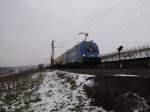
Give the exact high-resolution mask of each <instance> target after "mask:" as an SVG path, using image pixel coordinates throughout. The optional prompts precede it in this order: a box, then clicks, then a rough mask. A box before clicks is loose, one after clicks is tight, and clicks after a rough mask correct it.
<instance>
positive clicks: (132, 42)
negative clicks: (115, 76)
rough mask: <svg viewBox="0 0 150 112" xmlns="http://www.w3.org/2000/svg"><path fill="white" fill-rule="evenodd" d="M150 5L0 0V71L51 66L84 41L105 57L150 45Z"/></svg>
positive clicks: (134, 0)
mask: <svg viewBox="0 0 150 112" xmlns="http://www.w3.org/2000/svg"><path fill="white" fill-rule="evenodd" d="M149 29H150V0H0V66H18V65H33V64H39V63H46V62H49V59H50V52H51V50H50V42H51V40H56V41H57V42H56V43H55V44H56V46H59V47H65V48H63V49H62V48H57V49H55V50H56V52H55V56H58V55H59V54H61V53H63V51H65V50H67V49H69V48H71V47H72V46H73V45H75V44H76V43H77V41H80V40H82V39H83V37H82V36H78V35H77V33H79V32H82V31H86V32H88V33H89V38H88V39H89V40H91V39H92V40H94V41H96V42H97V43H98V45H99V49H100V53H101V54H103V53H108V52H112V51H114V50H116V48H117V47H118V46H119V45H123V46H124V47H125V48H130V47H134V46H138V45H145V44H150V31H149Z"/></svg>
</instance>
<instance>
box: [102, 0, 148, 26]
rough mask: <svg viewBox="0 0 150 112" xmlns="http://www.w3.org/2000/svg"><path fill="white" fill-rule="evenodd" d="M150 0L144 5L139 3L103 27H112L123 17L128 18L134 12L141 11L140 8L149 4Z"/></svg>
mask: <svg viewBox="0 0 150 112" xmlns="http://www.w3.org/2000/svg"><path fill="white" fill-rule="evenodd" d="M149 3H150V1H149V0H147V2H144V3H143V4H142V5H139V6H138V7H136V8H134V9H133V10H131V11H129V12H128V13H127V14H125V15H123V16H120V17H118V18H117V19H115V20H114V21H113V22H111V23H110V24H108V25H107V26H105V25H104V27H102V28H106V27H110V26H112V25H113V24H116V23H119V21H120V20H121V19H122V18H123V19H124V18H125V19H126V17H127V16H129V15H132V14H134V13H135V12H137V11H139V9H142V8H143V7H144V6H146V5H149Z"/></svg>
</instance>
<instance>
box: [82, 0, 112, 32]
mask: <svg viewBox="0 0 150 112" xmlns="http://www.w3.org/2000/svg"><path fill="white" fill-rule="evenodd" d="M110 3H112V0H110V1H109V2H108V3H106V4H105V5H104V7H103V8H101V9H100V10H99V11H97V13H96V14H95V15H94V17H91V18H90V20H89V23H90V24H92V23H93V21H95V18H96V17H97V15H100V14H101V13H102V11H104V9H106V8H107V6H108V5H109V4H110ZM93 18H94V19H93ZM88 26H89V24H88V25H87V24H85V25H84V27H82V29H84V28H86V27H88Z"/></svg>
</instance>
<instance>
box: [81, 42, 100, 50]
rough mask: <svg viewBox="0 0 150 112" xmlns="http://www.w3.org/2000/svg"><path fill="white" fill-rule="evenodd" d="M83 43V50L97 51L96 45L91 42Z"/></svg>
mask: <svg viewBox="0 0 150 112" xmlns="http://www.w3.org/2000/svg"><path fill="white" fill-rule="evenodd" d="M84 45H85V51H88V52H97V50H98V47H97V45H96V44H95V43H93V42H85V43H84Z"/></svg>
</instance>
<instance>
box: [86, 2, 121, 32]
mask: <svg viewBox="0 0 150 112" xmlns="http://www.w3.org/2000/svg"><path fill="white" fill-rule="evenodd" d="M122 1H123V0H119V1H118V2H117V3H116V4H114V5H113V6H112V7H111V8H109V9H108V10H107V11H106V12H104V14H103V15H102V16H100V17H98V18H97V20H96V21H94V22H93V23H91V24H90V25H89V26H87V28H86V30H89V29H90V28H92V26H94V25H95V24H96V23H97V22H99V21H100V20H102V19H103V18H104V17H105V16H106V15H108V14H109V13H110V12H112V11H113V9H115V8H116V7H117V6H118V5H120V4H121V3H122Z"/></svg>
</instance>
